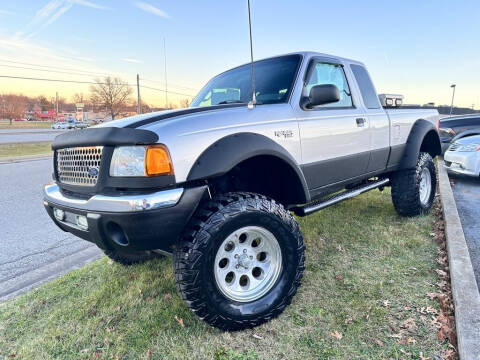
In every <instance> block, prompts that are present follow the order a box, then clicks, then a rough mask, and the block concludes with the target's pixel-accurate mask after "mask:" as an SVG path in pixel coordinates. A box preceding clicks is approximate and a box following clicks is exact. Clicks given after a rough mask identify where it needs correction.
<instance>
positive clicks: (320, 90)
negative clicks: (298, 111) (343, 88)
mask: <svg viewBox="0 0 480 360" xmlns="http://www.w3.org/2000/svg"><path fill="white" fill-rule="evenodd" d="M337 101H340V91H339V90H338V87H336V86H335V85H333V84H324V85H315V86H314V87H312V88H311V89H310V94H309V96H308V97H305V98H304V101H303V107H305V108H307V109H311V108H313V107H315V106H318V105H324V104H330V103H334V102H337Z"/></svg>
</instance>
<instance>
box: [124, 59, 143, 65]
mask: <svg viewBox="0 0 480 360" xmlns="http://www.w3.org/2000/svg"><path fill="white" fill-rule="evenodd" d="M122 61H126V62H129V63H134V64H143V61H142V60H138V59H132V58H123V59H122Z"/></svg>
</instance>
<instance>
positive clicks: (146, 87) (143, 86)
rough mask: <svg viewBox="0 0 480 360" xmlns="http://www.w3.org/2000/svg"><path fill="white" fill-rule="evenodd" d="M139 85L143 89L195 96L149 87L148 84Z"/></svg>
mask: <svg viewBox="0 0 480 360" xmlns="http://www.w3.org/2000/svg"><path fill="white" fill-rule="evenodd" d="M140 87H142V88H145V89H150V90H156V91H161V92H167V93H169V94H175V95H182V96H188V97H191V98H193V97H195V95H190V94H184V93H179V92H175V91H165V90H163V89H158V88H154V87H150V86H145V85H140Z"/></svg>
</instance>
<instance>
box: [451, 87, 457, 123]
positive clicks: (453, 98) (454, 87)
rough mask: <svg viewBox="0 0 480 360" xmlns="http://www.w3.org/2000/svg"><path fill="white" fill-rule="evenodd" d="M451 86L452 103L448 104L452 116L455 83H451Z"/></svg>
mask: <svg viewBox="0 0 480 360" xmlns="http://www.w3.org/2000/svg"><path fill="white" fill-rule="evenodd" d="M450 87H451V88H453V93H452V105H450V116H452V111H453V99H455V88H456V87H457V85H455V84H452V85H450Z"/></svg>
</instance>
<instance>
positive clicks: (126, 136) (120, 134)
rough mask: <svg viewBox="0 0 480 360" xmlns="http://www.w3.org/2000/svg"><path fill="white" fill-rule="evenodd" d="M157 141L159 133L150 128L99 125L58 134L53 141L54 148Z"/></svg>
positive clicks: (145, 143) (136, 143) (144, 143)
mask: <svg viewBox="0 0 480 360" xmlns="http://www.w3.org/2000/svg"><path fill="white" fill-rule="evenodd" d="M157 141H158V135H157V134H155V133H154V132H152V131H149V130H142V129H129V128H116V127H99V128H91V129H85V130H74V131H71V132H68V133H65V134H61V135H58V136H57V137H56V138H55V140H54V141H53V143H52V149H53V150H56V149H61V148H66V147H78V146H97V145H103V146H115V145H147V144H154V143H156V142H157Z"/></svg>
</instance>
